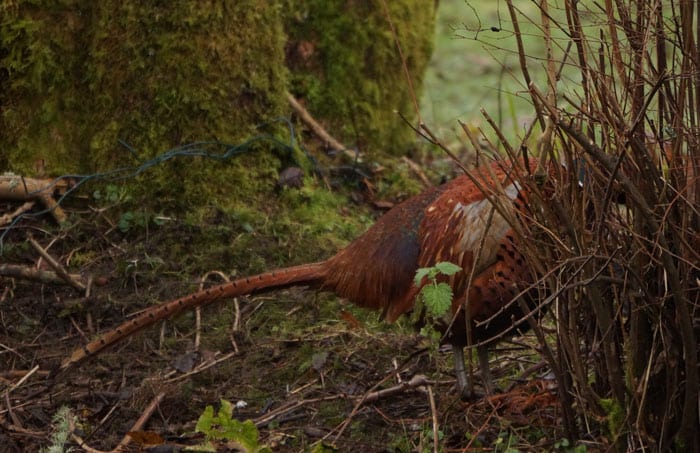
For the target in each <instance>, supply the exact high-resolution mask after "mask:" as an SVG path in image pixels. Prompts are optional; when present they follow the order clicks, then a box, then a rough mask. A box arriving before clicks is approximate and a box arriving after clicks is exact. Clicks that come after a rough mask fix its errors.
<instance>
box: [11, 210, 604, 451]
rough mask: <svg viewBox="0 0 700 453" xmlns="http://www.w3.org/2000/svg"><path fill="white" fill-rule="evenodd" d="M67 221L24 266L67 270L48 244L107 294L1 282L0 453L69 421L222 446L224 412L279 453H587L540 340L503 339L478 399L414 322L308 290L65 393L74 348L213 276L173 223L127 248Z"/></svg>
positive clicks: (126, 242)
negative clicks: (492, 385) (183, 252)
mask: <svg viewBox="0 0 700 453" xmlns="http://www.w3.org/2000/svg"><path fill="white" fill-rule="evenodd" d="M15 208H16V203H15V204H14V205H12V204H9V203H8V204H3V205H2V209H1V210H0V211H2V212H11V211H12V210H14V209H15ZM67 208H68V216H69V218H70V219H71V225H70V226H69V227H67V228H63V229H61V230H55V227H52V226H51V219H50V218H49V217H35V218H28V219H27V220H24V221H23V222H21V223H20V224H18V225H15V226H14V228H13V229H12V230H10V231H9V233H8V234H7V235H6V236H5V237H4V238H3V245H4V247H5V251H6V252H8V253H6V254H5V257H4V260H7V261H5V262H6V263H8V264H9V263H12V264H19V265H24V266H27V267H30V268H31V267H36V266H38V267H39V268H41V269H48V270H51V268H50V267H49V266H47V264H46V261H45V260H43V259H39V258H38V256H37V253H36V251H35V250H34V248H32V247H31V246H30V245H29V244H28V243H27V240H26V237H27V234H28V232H32V231H34V232H35V233H36V234H35V235H36V236H37V237H38V236H41V238H42V239H41V241H38V242H40V243H41V244H42V246H43V247H44V248H46V249H47V250H48V252H49V254H51V255H52V256H53V257H54V258H55V259H56V260H57V261H58V262H59V263H62V264H63V265H65V266H66V268H68V270H69V272H71V273H75V274H79V276H80V277H79V278H80V280H81V281H83V282H86V281H89V280H92V282H93V284H92V286H91V288H90V290H89V294H87V293H86V292H85V291H82V290H80V291H79V290H77V289H75V288H72V287H70V286H68V285H62V284H57V283H41V282H36V281H32V280H27V279H23V278H0V393H1V394H2V398H1V400H0V451H38V450H39V449H40V448H42V447H47V446H48V445H50V443H51V442H52V441H51V439H52V436H54V435H55V433H56V432H57V431H58V432H60V431H61V429H60V423H59V422H57V421H56V420H55V418H56V415H57V414H58V413H59V412H60V411H61V409H62V408H67V409H68V412H64V413H63V414H64V417H63V420H64V422H69V423H68V424H67V425H66V426H67V427H68V431H69V432H70V433H71V434H70V435H69V436H68V438H67V443H66V446H72V447H78V448H79V449H82V450H85V451H98V450H99V451H111V450H112V449H114V448H116V447H117V446H118V445H119V444H120V442H124V441H128V442H130V444H129V445H128V446H127V447H125V448H126V451H144V450H146V447H148V446H149V445H150V446H153V445H158V447H159V450H157V451H178V449H179V448H181V447H183V446H193V445H201V444H203V443H204V442H205V438H204V436H203V434H202V433H201V432H200V433H198V432H196V426H197V421H198V419H199V418H200V416H202V415H203V414H204V413H205V409H206V407H207V406H213V407H214V409H215V413H216V411H218V410H219V408H220V407H222V402H221V400H226V401H228V402H230V403H231V404H232V407H233V414H232V415H233V418H234V419H238V420H251V421H252V422H253V423H254V424H255V426H256V427H257V428H258V430H259V438H258V440H257V441H254V442H253V444H251V445H260V446H267V447H269V448H271V449H272V451H333V450H332V448H335V449H337V451H366V452H375V451H406V452H408V451H420V452H423V451H433V447H434V445H433V438H434V434H433V433H434V432H437V433H438V438H439V440H438V444H439V446H440V451H503V452H505V451H508V452H515V451H573V450H570V448H571V447H569V446H568V444H567V441H566V439H565V438H566V433H565V432H564V431H563V428H562V426H563V423H562V421H561V419H560V412H561V411H560V407H559V402H558V399H557V397H556V386H555V384H554V381H553V380H549V379H547V378H548V377H549V373H548V370H547V368H546V366H544V362H542V361H541V359H540V358H539V356H538V354H537V353H536V351H535V350H534V349H533V348H532V347H531V346H529V345H530V344H533V343H534V342H533V341H531V340H528V339H527V338H518V339H514V340H513V341H512V342H503V343H501V344H500V345H499V346H498V348H497V350H496V351H494V352H492V354H491V364H492V372H493V374H494V377H495V378H496V380H497V382H498V386H499V388H500V390H499V391H498V392H497V393H496V394H495V395H492V396H488V397H485V398H481V399H478V400H476V401H472V402H464V401H461V400H460V398H459V397H458V394H457V392H456V388H455V379H454V376H453V374H452V357H451V354H450V353H449V352H444V351H440V350H438V349H437V348H435V347H434V346H431V345H430V343H429V342H428V341H427V340H425V339H424V338H422V337H421V336H419V335H418V334H417V333H416V332H415V331H414V330H413V329H412V328H411V327H410V326H407V325H406V324H407V323H406V322H399V323H397V324H393V325H387V324H385V323H382V322H380V321H379V320H378V319H377V318H378V315H377V313H373V312H367V311H364V310H362V309H358V308H356V307H353V306H351V305H349V304H344V303H343V302H341V301H338V300H337V299H335V298H334V297H332V295H329V294H326V293H322V292H316V291H311V290H305V289H290V290H285V291H277V292H273V293H268V294H265V295H262V296H258V297H250V298H239V299H238V300H236V301H226V302H224V303H219V304H214V305H212V306H209V307H206V308H204V309H202V314H201V316H202V321H201V326H202V327H201V328H197V327H196V320H195V316H194V314H193V313H187V314H184V315H181V316H179V317H177V318H176V319H175V320H171V321H166V322H165V323H161V325H158V326H157V327H152V328H150V329H147V330H146V331H144V332H142V333H139V334H137V335H135V336H133V337H131V338H130V339H128V340H126V341H124V342H122V343H120V344H118V345H116V346H115V347H113V348H111V349H108V350H107V351H105V352H104V353H102V354H99V356H98V357H95V358H91V359H90V360H88V361H86V362H83V363H82V364H81V365H80V366H79V367H77V368H76V369H73V370H70V371H69V372H67V373H65V374H61V375H59V376H58V377H57V378H55V379H48V376H49V373H50V372H51V370H54V369H55V368H56V367H57V366H58V365H59V364H60V363H61V361H62V360H63V359H65V358H66V357H67V356H68V355H69V354H70V352H71V351H72V350H73V349H74V348H76V347H79V346H81V345H83V344H85V343H86V341H87V340H89V339H91V338H94V337H95V335H96V334H97V333H99V332H104V331H106V330H107V329H109V328H110V327H113V326H115V325H117V324H118V323H120V322H121V321H123V320H124V318H125V317H126V316H131V315H133V314H134V313H138V311H139V310H142V309H144V308H145V307H147V306H149V305H150V304H152V303H155V302H156V301H164V300H169V299H173V298H177V297H179V296H182V295H185V294H187V293H189V292H191V291H193V290H196V288H197V284H198V281H199V279H200V278H201V276H200V275H184V274H183V272H182V269H181V267H180V266H179V265H178V263H168V262H163V260H162V259H159V258H158V256H159V251H161V252H162V251H163V249H164V248H167V247H168V246H169V244H172V243H173V241H177V240H180V241H183V240H185V241H186V240H187V239H186V238H187V236H188V235H189V234H192V232H191V230H190V229H189V228H186V227H184V226H183V225H178V224H177V223H175V224H173V223H169V224H166V225H163V226H160V227H152V228H150V229H145V230H139V231H137V232H131V233H129V234H125V233H123V232H120V231H119V229H118V228H115V226H114V224H113V222H111V221H109V220H108V218H107V217H106V216H105V215H104V212H102V211H100V210H98V209H92V208H89V207H85V206H82V207H75V208H71V207H70V206H67ZM214 227H215V226H214V225H212V226H211V228H214ZM202 228H204V229H206V228H208V227H207V226H203V227H202ZM49 231H56V232H55V233H52V234H47V233H48V232H49ZM78 256H79V257H81V258H80V260H78V259H76V257H78ZM218 278H219V277H218V276H216V275H214V276H213V277H212V278H211V279H209V280H210V281H208V282H207V285H211V284H215V283H219V282H220V281H221V280H220V279H219V280H217V279H218ZM199 336H201V339H199V340H196V337H199ZM196 343H198V346H196V347H195V344H196ZM475 368H476V365H475ZM474 372H475V375H477V383H478V382H480V381H479V379H478V370H476V369H475V371H474ZM412 379H422V381H420V382H421V383H422V384H423V385H410V384H408V383H410V382H411V380H412ZM390 388H391V389H393V391H390V392H389V393H388V394H384V393H377V391H378V390H382V389H390ZM149 407H150V409H151V411H150V412H149ZM223 407H224V408H226V407H227V406H226V403H223ZM144 414H145V423H144V424H143V425H135V423H136V422H137V419H139V417H142V415H144ZM200 427H201V426H200ZM238 428H240V427H237V428H236V429H238ZM241 429H243V428H241ZM244 431H245V430H244ZM129 432H132V435H131V436H129V435H127V433H129ZM212 433H213V432H209V434H212ZM234 437H235V436H234ZM212 445H213V446H214V447H215V448H216V449H217V450H218V451H226V450H227V449H229V448H233V447H232V446H233V445H234V444H232V443H230V442H228V443H227V442H226V441H225V440H212ZM325 448H330V450H325ZM594 450H595V449H591V448H589V450H588V451H594ZM578 451H581V450H578ZM583 451H585V450H583Z"/></svg>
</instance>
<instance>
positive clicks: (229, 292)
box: [58, 262, 326, 372]
mask: <svg viewBox="0 0 700 453" xmlns="http://www.w3.org/2000/svg"><path fill="white" fill-rule="evenodd" d="M325 267H326V266H325V263H324V262H320V263H312V264H303V265H300V266H294V267H288V268H285V269H279V270H276V271H272V272H266V273H264V274H259V275H254V276H251V277H245V278H240V279H238V280H234V281H232V282H228V283H224V284H221V285H217V286H213V287H211V288H207V289H203V290H201V291H198V292H196V293H192V294H189V295H187V296H184V297H181V298H179V299H175V300H172V301H169V302H163V303H161V304H159V305H156V306H154V307H152V308H149V309H148V310H146V311H144V312H142V313H141V314H139V315H138V316H136V317H135V318H133V319H130V320H129V321H126V322H124V323H122V324H121V325H120V326H118V327H116V328H114V329H112V330H110V331H109V332H107V333H105V334H103V335H102V336H100V337H99V338H97V339H96V340H93V341H91V342H90V343H88V344H87V345H85V346H83V347H81V348H78V349H76V350H75V351H74V352H73V354H71V356H70V357H69V358H68V359H66V360H65V361H64V362H63V363H62V364H61V366H60V368H59V370H58V371H59V372H62V371H65V370H67V369H69V368H70V367H72V366H74V365H76V364H78V363H79V362H81V361H83V360H84V359H86V358H88V357H90V356H93V355H95V354H98V353H99V352H101V351H102V350H104V349H106V348H108V347H109V346H111V345H113V344H115V343H118V342H119V341H121V340H123V339H125V338H127V337H128V336H130V335H132V334H134V333H135V332H138V331H140V330H142V329H145V328H146V327H149V326H152V325H153V324H156V323H157V322H158V321H161V320H163V319H166V318H170V317H171V316H174V315H176V314H178V313H181V312H183V311H185V310H188V309H191V308H194V307H200V306H203V305H207V304H210V303H212V302H216V301H218V300H221V299H224V298H230V297H237V296H243V295H248V294H253V293H259V292H263V291H269V290H273V289H280V288H285V287H288V286H293V285H309V286H315V287H320V286H321V285H322V284H323V280H324V273H325V271H324V269H325Z"/></svg>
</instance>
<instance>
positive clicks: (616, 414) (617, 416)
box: [600, 398, 625, 438]
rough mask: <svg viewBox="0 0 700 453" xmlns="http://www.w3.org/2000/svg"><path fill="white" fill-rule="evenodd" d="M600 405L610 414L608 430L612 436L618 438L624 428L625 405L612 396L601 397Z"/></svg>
mask: <svg viewBox="0 0 700 453" xmlns="http://www.w3.org/2000/svg"><path fill="white" fill-rule="evenodd" d="M600 405H601V407H602V408H603V410H604V411H605V412H606V413H607V414H608V415H607V417H608V431H609V433H610V436H611V437H612V438H618V437H619V436H620V434H621V432H622V429H623V428H624V423H625V413H624V409H623V407H622V406H621V405H620V404H619V403H618V402H616V401H614V400H613V399H611V398H601V399H600Z"/></svg>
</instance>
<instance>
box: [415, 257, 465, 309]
mask: <svg viewBox="0 0 700 453" xmlns="http://www.w3.org/2000/svg"><path fill="white" fill-rule="evenodd" d="M461 270H462V268H461V267H459V266H457V265H456V264H452V263H450V262H447V261H442V262H440V263H437V264H436V265H435V266H433V267H421V268H420V269H418V270H417V271H416V276H415V279H414V281H415V284H416V286H420V285H421V284H422V283H423V279H425V278H427V279H428V284H426V285H424V286H423V287H422V288H421V290H420V296H421V298H422V299H423V302H424V303H425V308H426V309H427V310H428V315H429V316H432V317H435V318H439V317H441V316H442V315H444V314H445V313H447V310H449V309H450V306H451V305H452V296H453V295H452V288H451V287H450V285H448V284H447V283H444V282H440V283H438V281H437V277H438V276H439V275H447V276H450V275H454V274H456V273H457V272H459V271H461Z"/></svg>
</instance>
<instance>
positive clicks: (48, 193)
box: [0, 174, 70, 223]
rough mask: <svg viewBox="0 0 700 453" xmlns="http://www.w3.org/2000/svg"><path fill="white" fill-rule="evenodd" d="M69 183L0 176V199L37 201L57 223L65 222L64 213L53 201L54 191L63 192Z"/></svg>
mask: <svg viewBox="0 0 700 453" xmlns="http://www.w3.org/2000/svg"><path fill="white" fill-rule="evenodd" d="M69 184H70V183H69V181H66V180H60V181H55V180H51V179H34V178H25V177H24V176H19V175H14V174H4V175H0V199H5V200H21V201H29V200H38V201H40V202H41V203H42V204H43V205H44V206H45V207H46V209H48V210H49V212H50V213H51V215H52V216H53V217H54V219H56V221H57V222H58V223H63V222H65V221H66V213H65V212H64V211H63V209H61V207H60V206H59V205H58V203H56V200H54V199H53V197H52V196H53V194H54V192H55V191H56V190H65V189H66V188H67V187H68V185H69Z"/></svg>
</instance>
